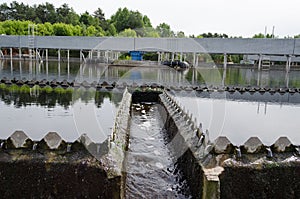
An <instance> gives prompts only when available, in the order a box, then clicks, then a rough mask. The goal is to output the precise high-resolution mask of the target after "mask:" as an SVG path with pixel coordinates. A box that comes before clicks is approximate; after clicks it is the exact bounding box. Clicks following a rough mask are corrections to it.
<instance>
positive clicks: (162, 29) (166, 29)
mask: <svg viewBox="0 0 300 199" xmlns="http://www.w3.org/2000/svg"><path fill="white" fill-rule="evenodd" d="M156 31H157V32H158V34H159V36H160V37H174V32H173V31H172V30H171V27H170V25H168V24H166V23H161V24H159V25H158V26H157V27H156Z"/></svg>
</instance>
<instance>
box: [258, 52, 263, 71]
mask: <svg viewBox="0 0 300 199" xmlns="http://www.w3.org/2000/svg"><path fill="white" fill-rule="evenodd" d="M261 61H262V54H259V55H258V70H260V69H261Z"/></svg>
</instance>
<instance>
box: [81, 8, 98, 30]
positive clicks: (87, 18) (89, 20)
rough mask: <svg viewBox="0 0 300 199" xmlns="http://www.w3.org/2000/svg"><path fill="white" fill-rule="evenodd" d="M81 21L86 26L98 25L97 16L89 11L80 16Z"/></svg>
mask: <svg viewBox="0 0 300 199" xmlns="http://www.w3.org/2000/svg"><path fill="white" fill-rule="evenodd" d="M79 21H80V23H83V24H85V25H86V26H92V25H93V26H94V25H98V24H96V23H95V18H93V17H92V16H91V15H90V14H89V13H88V12H87V11H86V12H85V13H83V14H82V15H81V16H80V19H79Z"/></svg>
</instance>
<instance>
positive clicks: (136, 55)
mask: <svg viewBox="0 0 300 199" xmlns="http://www.w3.org/2000/svg"><path fill="white" fill-rule="evenodd" d="M129 53H130V57H131V60H134V61H142V60H143V52H141V51H130V52H129Z"/></svg>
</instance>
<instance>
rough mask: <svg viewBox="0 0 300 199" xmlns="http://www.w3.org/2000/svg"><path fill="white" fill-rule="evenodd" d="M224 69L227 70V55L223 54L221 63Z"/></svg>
mask: <svg viewBox="0 0 300 199" xmlns="http://www.w3.org/2000/svg"><path fill="white" fill-rule="evenodd" d="M223 65H224V69H226V68H227V54H226V53H224V61H223Z"/></svg>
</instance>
